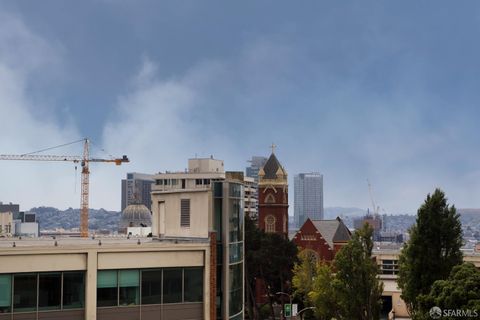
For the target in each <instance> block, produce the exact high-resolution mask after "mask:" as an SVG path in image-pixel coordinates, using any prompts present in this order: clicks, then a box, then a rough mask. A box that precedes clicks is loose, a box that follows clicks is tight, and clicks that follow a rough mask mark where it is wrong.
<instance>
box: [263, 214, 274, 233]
mask: <svg viewBox="0 0 480 320" xmlns="http://www.w3.org/2000/svg"><path fill="white" fill-rule="evenodd" d="M265 232H270V233H273V232H275V217H274V216H272V215H268V216H266V217H265Z"/></svg>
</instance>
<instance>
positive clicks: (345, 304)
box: [334, 223, 383, 320]
mask: <svg viewBox="0 0 480 320" xmlns="http://www.w3.org/2000/svg"><path fill="white" fill-rule="evenodd" d="M372 236H373V229H372V227H370V226H369V225H368V224H367V223H365V224H364V225H363V227H362V228H361V229H360V230H357V231H356V232H355V233H354V234H353V236H352V239H351V240H350V241H349V242H348V244H347V245H345V246H344V247H343V248H342V249H341V250H340V251H339V252H338V253H337V255H336V257H335V260H334V268H335V270H336V275H335V278H336V280H337V281H335V282H334V286H335V290H337V292H338V293H337V295H338V297H339V303H340V306H341V310H342V316H343V317H342V318H343V319H359V320H377V319H378V318H379V315H380V308H381V301H382V300H381V297H382V292H383V284H382V283H381V282H380V281H379V280H378V278H377V275H378V266H377V263H376V262H375V260H374V259H373V258H372V249H373V239H372Z"/></svg>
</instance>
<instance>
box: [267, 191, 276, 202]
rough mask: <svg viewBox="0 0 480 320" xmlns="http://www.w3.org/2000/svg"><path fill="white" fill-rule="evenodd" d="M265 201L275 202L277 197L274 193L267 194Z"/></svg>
mask: <svg viewBox="0 0 480 320" xmlns="http://www.w3.org/2000/svg"><path fill="white" fill-rule="evenodd" d="M265 203H275V197H274V196H273V194H271V193H269V194H267V196H266V197H265Z"/></svg>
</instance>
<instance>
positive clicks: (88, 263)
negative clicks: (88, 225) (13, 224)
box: [0, 238, 215, 320]
mask: <svg viewBox="0 0 480 320" xmlns="http://www.w3.org/2000/svg"><path fill="white" fill-rule="evenodd" d="M210 253H211V245H210V243H209V240H208V239H190V240H187V239H177V240H176V241H173V240H170V241H168V240H162V241H160V240H157V239H152V238H142V239H140V238H139V239H126V238H123V239H122V238H96V239H81V238H77V239H74V238H57V239H55V240H54V239H51V238H49V239H46V238H45V239H21V240H20V239H18V238H17V239H8V240H7V239H1V240H0V261H1V263H0V320H12V319H15V320H16V319H22V320H39V319H43V320H54V319H55V320H58V319H69V320H83V319H85V320H102V319H103V320H110V319H111V320H114V319H115V320H139V319H142V320H148V319H152V320H153V319H178V320H181V319H198V320H200V319H210V311H209V310H210V305H211V303H212V300H211V299H210V292H209V290H210V285H209V277H210V259H211V255H210ZM213 303H215V300H213Z"/></svg>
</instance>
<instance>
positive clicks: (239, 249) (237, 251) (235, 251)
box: [228, 242, 243, 263]
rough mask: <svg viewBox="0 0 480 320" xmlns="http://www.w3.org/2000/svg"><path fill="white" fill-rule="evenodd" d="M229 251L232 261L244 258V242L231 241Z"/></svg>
mask: <svg viewBox="0 0 480 320" xmlns="http://www.w3.org/2000/svg"><path fill="white" fill-rule="evenodd" d="M228 251H229V262H230V263H235V262H239V261H241V260H243V242H237V243H231V244H230V245H229V250H228Z"/></svg>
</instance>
